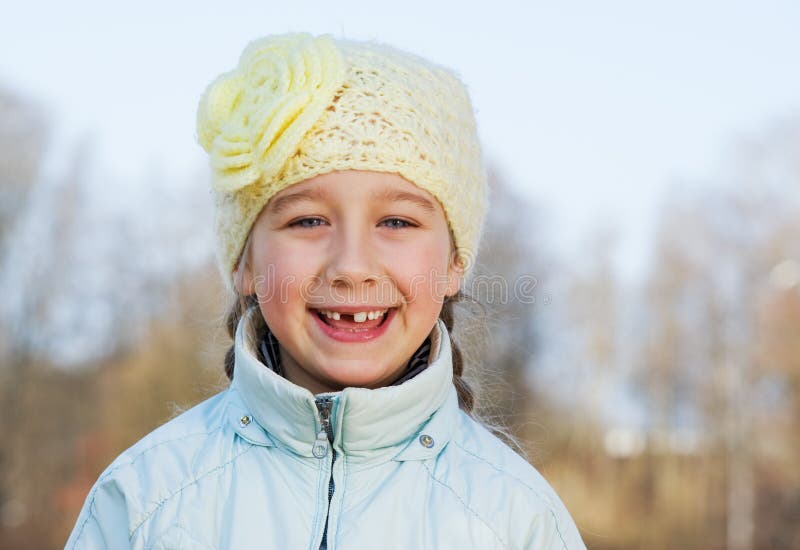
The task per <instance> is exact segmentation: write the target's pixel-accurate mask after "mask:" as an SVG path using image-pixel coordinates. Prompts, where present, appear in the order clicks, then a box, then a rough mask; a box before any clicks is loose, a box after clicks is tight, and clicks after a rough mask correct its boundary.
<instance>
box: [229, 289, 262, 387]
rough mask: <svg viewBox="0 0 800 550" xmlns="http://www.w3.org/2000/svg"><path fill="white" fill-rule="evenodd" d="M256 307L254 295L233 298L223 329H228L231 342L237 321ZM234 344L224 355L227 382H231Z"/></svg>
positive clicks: (234, 337) (234, 335) (234, 334)
mask: <svg viewBox="0 0 800 550" xmlns="http://www.w3.org/2000/svg"><path fill="white" fill-rule="evenodd" d="M253 306H256V307H257V306H258V300H257V299H256V297H255V296H254V295H250V296H242V295H241V294H238V293H237V295H236V296H235V297H234V299H233V301H232V302H231V304H230V306H228V312H227V313H226V318H225V327H226V328H227V329H228V334H229V335H230V337H231V339H232V340H234V341H235V340H236V327H237V326H238V325H239V320H240V319H241V318H242V316H243V315H244V313H245V311H247V310H248V309H249V308H250V307H253ZM234 347H235V346H234V344H231V347H230V348H228V351H227V352H226V353H225V376H227V377H228V380H233V367H234V362H235V355H234Z"/></svg>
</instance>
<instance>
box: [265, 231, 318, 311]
mask: <svg viewBox="0 0 800 550" xmlns="http://www.w3.org/2000/svg"><path fill="white" fill-rule="evenodd" d="M284 248H285V247H284ZM265 250H269V251H270V252H269V253H263V254H260V255H259V256H258V257H257V258H256V259H255V262H254V263H255V265H256V267H257V269H256V280H255V284H256V287H255V288H256V294H257V295H258V296H259V299H260V301H261V302H262V308H263V309H266V310H278V309H283V308H285V307H286V305H287V304H294V303H296V302H297V300H298V299H300V298H301V297H302V296H303V295H304V292H306V293H307V292H308V289H309V288H310V289H311V290H312V291H313V290H314V288H316V287H318V285H319V281H318V277H315V276H314V275H313V274H314V273H315V270H314V265H312V264H313V260H312V258H313V256H309V255H307V254H298V253H297V251H296V250H284V249H283V248H281V247H280V246H271V247H269V248H267V247H265Z"/></svg>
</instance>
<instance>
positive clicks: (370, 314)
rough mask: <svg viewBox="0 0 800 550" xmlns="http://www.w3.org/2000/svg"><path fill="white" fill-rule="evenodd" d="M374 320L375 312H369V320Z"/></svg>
mask: <svg viewBox="0 0 800 550" xmlns="http://www.w3.org/2000/svg"><path fill="white" fill-rule="evenodd" d="M374 318H375V312H374V311H368V312H367V319H369V320H370V321H372V320H373V319H374Z"/></svg>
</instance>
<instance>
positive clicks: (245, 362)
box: [231, 308, 459, 463]
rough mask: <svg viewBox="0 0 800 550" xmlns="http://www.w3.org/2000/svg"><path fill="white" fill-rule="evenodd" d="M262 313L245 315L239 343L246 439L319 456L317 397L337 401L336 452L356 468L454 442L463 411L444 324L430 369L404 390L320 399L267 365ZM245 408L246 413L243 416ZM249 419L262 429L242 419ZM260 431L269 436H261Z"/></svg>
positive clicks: (238, 382) (438, 328)
mask: <svg viewBox="0 0 800 550" xmlns="http://www.w3.org/2000/svg"><path fill="white" fill-rule="evenodd" d="M256 313H257V312H256V309H255V308H251V309H249V310H248V311H247V312H246V313H245V314H244V315H243V316H242V318H241V320H240V321H239V325H238V326H237V329H236V336H235V340H234V354H235V368H234V378H233V382H232V384H231V391H233V392H237V393H238V394H239V395H240V396H241V400H242V402H243V405H244V407H243V409H238V408H235V409H238V410H236V415H237V418H236V419H235V423H238V428H237V431H238V432H239V433H240V434H242V435H243V437H245V439H248V440H249V441H251V442H255V443H261V444H269V443H268V442H267V441H265V437H264V436H265V435H266V436H267V439H268V441H269V442H271V443H272V444H275V445H279V446H283V447H286V448H288V449H289V450H291V451H292V452H293V453H295V454H297V455H300V456H303V457H309V458H312V457H313V455H312V452H311V450H312V446H313V444H314V441H315V439H316V437H317V433H319V431H320V429H321V421H320V417H319V413H318V412H317V405H316V401H315V398H317V397H332V398H333V412H332V415H331V425H332V426H333V434H334V441H333V448H334V449H335V450H336V451H337V453H340V454H344V455H345V456H346V457H347V458H348V460H350V461H351V462H354V463H355V462H365V463H373V462H376V461H386V460H390V459H392V458H395V459H396V460H420V459H425V458H428V457H430V456H433V455H435V454H436V453H438V452H439V451H440V450H441V449H442V448H443V447H444V445H445V444H446V443H447V442H448V441H449V439H450V437H451V432H452V430H453V428H454V426H455V422H456V420H457V418H458V414H459V411H458V399H457V396H456V392H455V387H454V386H453V372H452V356H451V348H450V338H449V335H448V332H447V329H446V327H445V326H444V323H443V322H442V321H441V320H437V322H436V325H435V326H434V327H433V330H432V331H431V334H430V338H431V351H430V359H429V365H428V367H427V368H426V369H425V370H423V371H422V372H420V373H419V374H418V375H417V376H415V377H414V378H412V379H410V380H407V381H406V382H403V383H402V384H399V385H397V386H387V387H383V388H377V389H366V388H345V389H344V390H342V391H339V392H332V393H325V394H319V395H317V396H315V395H313V394H312V393H311V392H310V391H308V390H307V389H305V388H302V387H300V386H297V385H296V384H293V383H292V382H290V381H288V380H287V379H285V378H283V377H282V376H280V375H278V374H276V373H275V372H274V371H273V370H272V369H271V368H269V367H268V366H266V365H264V364H263V363H262V362H261V361H259V359H258V357H259V354H258V352H257V346H258V345H259V340H260V337H261V335H262V334H263V330H264V329H265V328H266V327H265V326H264V324H263V319H262V318H261V316H260V315H257V314H256ZM242 410H244V411H245V414H244V415H242V416H241V417H239V416H238V415H239V413H240V412H242ZM245 417H251V418H252V419H253V420H255V424H257V426H252V425H251V422H249V421H248V422H243V421H241V420H244V419H245ZM236 425H237V424H235V426H236ZM256 429H260V430H263V432H266V433H265V434H264V433H260V434H259V433H254V432H255V430H256ZM422 435H426V436H428V437H424V438H423V437H422Z"/></svg>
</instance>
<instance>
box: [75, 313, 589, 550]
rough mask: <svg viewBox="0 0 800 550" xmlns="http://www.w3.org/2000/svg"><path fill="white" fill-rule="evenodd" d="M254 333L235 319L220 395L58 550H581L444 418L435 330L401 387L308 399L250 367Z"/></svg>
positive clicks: (475, 426)
mask: <svg viewBox="0 0 800 550" xmlns="http://www.w3.org/2000/svg"><path fill="white" fill-rule="evenodd" d="M256 332H257V331H256V329H255V328H253V323H252V316H251V315H249V314H248V315H245V316H244V317H243V318H242V320H241V321H240V323H239V326H238V328H237V331H236V338H235V344H234V345H235V360H236V368H235V374H234V380H233V382H232V383H231V386H230V387H229V388H228V389H227V390H225V391H223V392H221V393H219V394H217V395H215V396H214V397H211V398H210V399H208V400H206V401H204V402H202V403H200V404H199V405H197V406H195V407H194V408H192V409H190V410H188V411H186V412H185V413H183V414H182V415H180V416H178V417H177V418H175V419H173V420H171V421H170V422H168V423H167V424H165V425H163V426H161V427H160V428H158V429H157V430H155V431H153V432H152V433H150V434H149V435H147V436H146V437H144V438H143V439H142V440H140V441H139V442H138V443H136V444H135V445H134V446H133V447H131V448H130V449H128V450H127V451H125V452H124V453H122V454H121V455H120V456H119V457H118V458H117V459H116V460H115V461H114V462H113V463H112V464H111V465H110V466H109V467H108V468H107V469H106V471H105V472H103V474H102V475H101V476H100V478H99V479H98V480H97V482H96V484H95V485H94V487H93V488H92V490H91V492H90V493H89V495H88V497H87V498H86V502H85V504H84V506H83V509H82V510H81V513H80V515H79V517H78V520H77V523H76V524H75V528H74V530H73V532H72V534H71V536H70V538H69V540H68V541H67V545H66V547H67V548H68V549H73V548H81V549H83V548H86V549H94V548H109V549H123V548H136V549H159V550H160V549H170V550H172V549H178V548H191V549H210V548H225V549H237V550H239V549H241V550H247V549H251V548H253V549H256V548H257V549H275V550H294V549H298V550H317V549H319V548H327V549H328V550H355V549H359V550H360V549H374V548H379V549H381V550H391V549H403V550H409V549H414V550H421V549H458V550H462V549H479V550H492V549H501V548H502V549H544V548H559V549H570V550H576V549H579V548H585V547H584V545H583V542H582V541H581V538H580V535H579V534H578V530H577V529H576V527H575V524H574V523H573V521H572V518H571V517H570V515H569V513H568V512H567V510H566V509H565V508H564V505H563V504H562V503H561V501H560V500H559V498H558V496H557V495H556V493H555V492H554V491H553V489H552V488H551V487H550V485H548V483H547V482H546V481H545V480H544V479H543V478H542V477H541V476H540V475H539V473H538V472H537V471H536V470H535V469H534V468H533V467H531V466H530V465H529V464H528V463H527V462H525V461H524V460H523V459H522V458H520V457H519V456H518V455H517V454H515V453H514V452H513V451H512V450H511V449H510V448H508V447H507V446H506V445H505V444H504V443H502V442H501V441H500V440H499V439H497V438H496V437H495V436H493V435H492V434H491V433H490V432H489V431H487V430H486V429H485V428H484V427H482V426H481V425H480V424H479V423H477V422H475V421H474V420H472V419H471V418H470V417H469V416H468V415H466V414H465V413H463V412H462V411H461V410H460V409H459V407H458V399H457V396H456V391H455V388H454V386H453V383H452V371H451V368H452V365H451V349H450V342H449V338H448V337H447V332H446V328H445V326H444V324H443V323H442V322H441V321H438V322H437V324H436V326H435V327H434V330H433V332H432V333H431V344H432V345H431V363H430V365H429V366H428V368H427V369H425V370H424V371H422V372H421V373H420V374H418V375H417V376H415V377H414V378H412V379H410V380H408V381H406V382H404V383H402V384H400V385H397V386H390V387H385V388H380V389H375V390H368V389H363V388H346V389H345V390H343V391H341V392H337V393H328V394H319V395H317V396H315V395H312V394H311V393H310V392H309V391H308V390H306V389H304V388H301V387H299V386H296V385H294V384H292V383H290V382H289V381H287V380H286V379H284V378H282V377H281V376H279V375H278V374H276V373H275V372H273V371H272V370H271V369H270V368H268V367H266V366H265V365H264V364H263V363H262V362H260V361H259V359H258V355H257V353H256V343H257V341H258V335H257V334H256ZM329 437H330V439H329Z"/></svg>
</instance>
